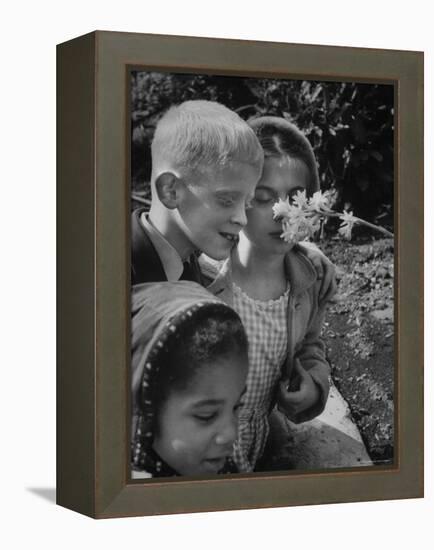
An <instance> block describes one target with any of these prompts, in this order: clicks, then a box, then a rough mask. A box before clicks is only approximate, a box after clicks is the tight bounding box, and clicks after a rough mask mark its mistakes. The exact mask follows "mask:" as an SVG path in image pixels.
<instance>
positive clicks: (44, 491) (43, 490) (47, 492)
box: [26, 487, 56, 504]
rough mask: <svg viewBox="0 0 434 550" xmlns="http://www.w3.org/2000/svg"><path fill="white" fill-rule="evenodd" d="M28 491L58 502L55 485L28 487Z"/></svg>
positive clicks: (49, 500)
mask: <svg viewBox="0 0 434 550" xmlns="http://www.w3.org/2000/svg"><path fill="white" fill-rule="evenodd" d="M26 489H27V491H29V492H30V493H33V494H34V495H37V496H38V497H41V498H43V499H45V500H47V501H48V502H51V503H52V504H56V489H55V487H26Z"/></svg>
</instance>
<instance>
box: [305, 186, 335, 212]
mask: <svg viewBox="0 0 434 550" xmlns="http://www.w3.org/2000/svg"><path fill="white" fill-rule="evenodd" d="M309 210H315V211H316V212H320V211H321V210H327V211H328V210H330V206H329V195H328V193H327V191H326V192H325V193H321V191H316V192H315V193H314V194H313V195H312V197H311V198H310V199H309Z"/></svg>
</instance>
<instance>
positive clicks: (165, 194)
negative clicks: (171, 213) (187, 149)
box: [155, 172, 179, 210]
mask: <svg viewBox="0 0 434 550" xmlns="http://www.w3.org/2000/svg"><path fill="white" fill-rule="evenodd" d="M178 185H179V178H178V177H177V176H175V174H173V173H172V172H163V173H162V174H160V175H159V176H158V177H157V179H156V180H155V189H156V191H157V196H158V198H159V199H160V201H161V202H162V203H163V204H164V206H165V207H166V208H169V209H170V210H174V209H175V208H177V206H178Z"/></svg>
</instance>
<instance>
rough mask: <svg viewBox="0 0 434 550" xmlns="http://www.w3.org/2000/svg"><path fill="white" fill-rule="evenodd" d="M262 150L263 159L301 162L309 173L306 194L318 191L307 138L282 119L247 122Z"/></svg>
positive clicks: (269, 117)
mask: <svg viewBox="0 0 434 550" xmlns="http://www.w3.org/2000/svg"><path fill="white" fill-rule="evenodd" d="M248 124H249V126H250V127H251V128H252V129H253V131H254V132H255V134H256V135H257V137H258V139H259V142H260V144H261V145H262V148H263V150H264V154H265V158H267V157H281V156H288V157H290V158H293V159H298V160H301V161H303V162H304V163H305V165H306V167H307V169H308V171H309V186H308V188H307V194H308V195H312V194H313V193H315V191H318V190H319V177H318V167H317V164H316V160H315V155H314V152H313V149H312V146H311V144H310V143H309V140H308V139H307V137H306V136H305V135H304V134H303V133H302V132H301V131H300V130H299V129H298V128H297V126H295V125H294V124H292V123H291V122H289V121H287V120H286V119H284V118H280V117H274V116H264V117H259V118H254V119H251V120H249V121H248Z"/></svg>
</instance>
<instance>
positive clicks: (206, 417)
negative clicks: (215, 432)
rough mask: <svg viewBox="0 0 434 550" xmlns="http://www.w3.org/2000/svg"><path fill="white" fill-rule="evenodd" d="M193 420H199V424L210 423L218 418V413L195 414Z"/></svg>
mask: <svg viewBox="0 0 434 550" xmlns="http://www.w3.org/2000/svg"><path fill="white" fill-rule="evenodd" d="M193 418H195V419H196V420H199V422H201V423H203V424H206V423H208V422H212V421H213V420H214V419H215V418H217V411H213V412H209V413H208V412H207V413H205V412H204V413H195V414H193Z"/></svg>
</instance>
